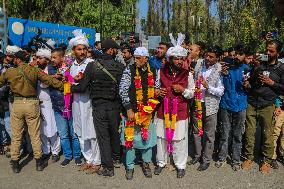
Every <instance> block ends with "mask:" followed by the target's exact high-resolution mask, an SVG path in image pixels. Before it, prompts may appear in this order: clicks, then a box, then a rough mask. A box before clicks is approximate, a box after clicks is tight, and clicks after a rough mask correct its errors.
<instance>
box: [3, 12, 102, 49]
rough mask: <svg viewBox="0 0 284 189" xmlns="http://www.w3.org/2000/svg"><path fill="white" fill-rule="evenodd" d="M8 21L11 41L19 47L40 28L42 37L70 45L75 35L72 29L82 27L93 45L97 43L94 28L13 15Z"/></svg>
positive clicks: (27, 41)
mask: <svg viewBox="0 0 284 189" xmlns="http://www.w3.org/2000/svg"><path fill="white" fill-rule="evenodd" d="M8 23H9V24H8V32H9V43H10V44H11V45H17V46H19V47H22V46H24V45H27V44H28V43H29V41H30V40H31V39H32V38H33V37H34V36H36V35H37V32H38V29H41V31H42V35H41V36H40V37H41V38H43V39H52V40H54V41H55V42H56V44H57V45H58V44H61V43H65V44H67V45H68V42H69V39H70V38H73V37H74V35H73V33H72V31H74V30H75V29H82V30H83V33H86V35H87V37H88V39H89V44H90V45H91V46H93V45H94V43H95V38H96V30H95V29H92V28H80V27H76V26H67V25H61V24H53V23H48V22H39V21H32V20H26V19H20V18H12V17H9V19H8Z"/></svg>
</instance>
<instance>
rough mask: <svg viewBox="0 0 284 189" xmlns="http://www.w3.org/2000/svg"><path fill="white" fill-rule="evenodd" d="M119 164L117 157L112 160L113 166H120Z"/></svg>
mask: <svg viewBox="0 0 284 189" xmlns="http://www.w3.org/2000/svg"><path fill="white" fill-rule="evenodd" d="M120 165H121V163H120V160H119V159H117V160H113V166H114V168H120Z"/></svg>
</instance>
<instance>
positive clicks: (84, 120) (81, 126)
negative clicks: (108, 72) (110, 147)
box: [69, 32, 101, 174]
mask: <svg viewBox="0 0 284 189" xmlns="http://www.w3.org/2000/svg"><path fill="white" fill-rule="evenodd" d="M69 45H70V46H71V48H72V49H73V52H74V54H75V61H74V62H73V64H72V66H71V68H70V74H71V76H72V77H73V78H74V79H75V82H78V81H79V80H80V79H81V78H82V75H83V74H84V71H85V68H86V66H87V65H88V63H90V64H92V62H93V60H92V59H89V58H87V47H88V46H89V44H88V40H87V38H86V37H85V35H84V34H82V33H80V32H79V33H78V35H77V36H76V37H75V38H73V39H71V40H70V42H69ZM78 49H80V50H79V51H78ZM76 50H77V52H76ZM72 115H73V127H74V130H75V133H76V134H77V135H78V138H79V141H80V146H81V152H82V154H83V156H84V158H85V159H86V163H85V164H82V166H81V169H80V170H82V171H85V170H88V172H87V173H90V174H92V173H94V172H96V171H97V170H98V169H99V165H100V164H101V156H100V151H99V146H98V142H97V138H96V132H95V127H94V123H93V116H92V104H91V101H90V96H89V92H86V93H74V94H73V103H72Z"/></svg>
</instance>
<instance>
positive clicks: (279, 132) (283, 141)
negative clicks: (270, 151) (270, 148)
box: [272, 110, 284, 159]
mask: <svg viewBox="0 0 284 189" xmlns="http://www.w3.org/2000/svg"><path fill="white" fill-rule="evenodd" d="M275 121H276V122H275V127H274V133H273V138H274V155H273V158H272V159H276V158H277V153H276V150H277V141H278V139H279V137H280V139H279V140H280V145H279V153H280V156H282V157H284V110H282V111H281V113H280V115H279V116H277V117H276V118H275Z"/></svg>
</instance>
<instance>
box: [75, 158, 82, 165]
mask: <svg viewBox="0 0 284 189" xmlns="http://www.w3.org/2000/svg"><path fill="white" fill-rule="evenodd" d="M75 164H76V165H77V166H81V165H82V160H81V158H75Z"/></svg>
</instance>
